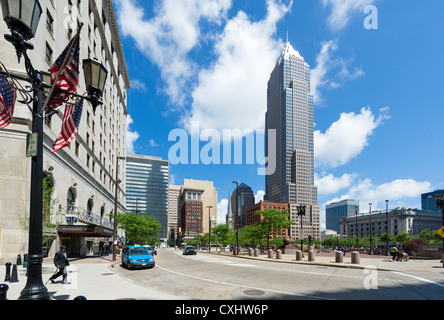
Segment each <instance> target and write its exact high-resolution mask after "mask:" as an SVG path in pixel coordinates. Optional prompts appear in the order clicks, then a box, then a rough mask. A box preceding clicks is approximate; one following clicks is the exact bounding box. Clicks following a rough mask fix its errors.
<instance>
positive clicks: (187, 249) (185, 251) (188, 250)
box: [183, 246, 197, 255]
mask: <svg viewBox="0 0 444 320" xmlns="http://www.w3.org/2000/svg"><path fill="white" fill-rule="evenodd" d="M183 254H194V255H196V254H197V250H196V248H195V247H193V246H186V247H185V248H183Z"/></svg>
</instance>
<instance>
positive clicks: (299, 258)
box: [296, 250, 302, 261]
mask: <svg viewBox="0 0 444 320" xmlns="http://www.w3.org/2000/svg"><path fill="white" fill-rule="evenodd" d="M296 261H302V251H301V250H296Z"/></svg>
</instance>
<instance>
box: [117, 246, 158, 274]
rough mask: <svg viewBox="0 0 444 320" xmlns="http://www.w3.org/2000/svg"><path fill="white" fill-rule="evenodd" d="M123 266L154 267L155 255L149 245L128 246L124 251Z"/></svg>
mask: <svg viewBox="0 0 444 320" xmlns="http://www.w3.org/2000/svg"><path fill="white" fill-rule="evenodd" d="M122 266H124V267H127V268H128V269H132V268H153V267H154V266H155V262H154V257H153V255H152V253H151V250H149V249H148V248H147V247H144V246H137V245H136V246H127V247H125V248H124V249H123V251H122Z"/></svg>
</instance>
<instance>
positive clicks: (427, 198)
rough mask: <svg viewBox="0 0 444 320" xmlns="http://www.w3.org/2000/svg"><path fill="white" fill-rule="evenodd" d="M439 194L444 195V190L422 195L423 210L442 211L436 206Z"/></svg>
mask: <svg viewBox="0 0 444 320" xmlns="http://www.w3.org/2000/svg"><path fill="white" fill-rule="evenodd" d="M438 194H444V190H436V191H433V192H428V193H423V194H421V209H422V210H429V211H440V210H441V209H439V208H438V206H437V205H436V200H435V196H436V195H438Z"/></svg>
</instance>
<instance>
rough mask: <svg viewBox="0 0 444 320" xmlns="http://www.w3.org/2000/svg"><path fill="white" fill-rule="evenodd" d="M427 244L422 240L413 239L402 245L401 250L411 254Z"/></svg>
mask: <svg viewBox="0 0 444 320" xmlns="http://www.w3.org/2000/svg"><path fill="white" fill-rule="evenodd" d="M428 243H429V242H428V241H426V240H424V239H413V240H410V241H407V242H404V243H403V244H402V248H403V249H404V250H405V251H406V252H407V253H408V254H411V252H412V251H417V250H418V248H419V247H420V246H423V245H426V244H428Z"/></svg>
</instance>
